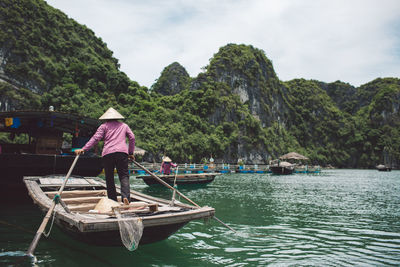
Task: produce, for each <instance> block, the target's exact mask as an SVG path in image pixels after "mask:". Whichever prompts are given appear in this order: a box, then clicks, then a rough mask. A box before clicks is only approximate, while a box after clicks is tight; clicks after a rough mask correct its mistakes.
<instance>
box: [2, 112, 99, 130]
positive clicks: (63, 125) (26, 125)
mask: <svg viewBox="0 0 400 267" xmlns="http://www.w3.org/2000/svg"><path fill="white" fill-rule="evenodd" d="M10 118H12V120H10ZM10 124H11V125H10ZM99 125H100V121H99V120H98V119H93V118H89V117H85V116H82V115H79V114H72V113H65V112H58V111H40V110H18V111H2V112H0V132H11V133H28V134H29V135H37V134H40V133H41V132H47V133H49V132H55V133H71V134H79V136H91V135H92V134H93V133H94V132H95V131H96V129H97V127H98V126H99Z"/></svg>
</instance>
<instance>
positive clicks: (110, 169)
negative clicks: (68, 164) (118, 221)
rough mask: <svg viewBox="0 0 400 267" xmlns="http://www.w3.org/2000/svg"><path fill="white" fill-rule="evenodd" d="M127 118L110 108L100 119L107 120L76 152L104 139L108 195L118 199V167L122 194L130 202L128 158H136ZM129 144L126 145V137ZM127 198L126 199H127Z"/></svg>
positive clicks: (104, 163)
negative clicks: (116, 187)
mask: <svg viewBox="0 0 400 267" xmlns="http://www.w3.org/2000/svg"><path fill="white" fill-rule="evenodd" d="M121 119H125V118H124V117H123V116H122V115H121V114H120V113H119V112H118V111H116V110H115V109H113V108H109V109H108V110H107V111H106V112H105V113H104V114H103V115H102V116H101V117H100V118H99V120H104V121H105V122H104V123H103V124H102V125H100V127H99V128H98V129H97V131H96V133H95V134H94V135H93V136H92V138H90V140H89V141H88V142H87V143H86V145H85V146H84V147H82V149H77V150H75V154H77V155H78V154H83V153H84V152H85V151H88V150H89V149H91V148H92V147H93V146H94V145H96V144H97V143H98V142H99V141H101V140H104V147H103V153H102V157H103V167H104V172H105V175H106V184H107V196H108V198H109V199H112V200H115V201H117V191H116V189H115V182H114V168H117V172H118V177H119V180H120V182H121V195H122V200H123V201H124V202H126V201H127V202H130V199H131V198H130V187H129V172H128V159H129V158H131V159H133V160H134V159H135V156H134V154H133V153H134V150H135V135H134V134H133V132H132V130H131V129H130V128H129V126H128V125H127V124H126V123H123V122H121V121H118V120H121ZM127 137H128V139H129V145H128V146H127V145H126V138H127ZM125 199H126V200H125Z"/></svg>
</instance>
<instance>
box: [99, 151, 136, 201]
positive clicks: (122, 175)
mask: <svg viewBox="0 0 400 267" xmlns="http://www.w3.org/2000/svg"><path fill="white" fill-rule="evenodd" d="M103 166H104V172H105V174H106V184H107V196H108V198H109V199H112V200H115V201H117V190H116V189H115V181H114V168H117V172H118V177H119V181H120V183H121V196H122V200H123V199H124V198H127V199H128V201H129V202H130V201H131V197H130V195H131V193H130V187H129V172H128V154H126V153H122V152H115V153H110V154H107V155H105V156H104V157H103Z"/></svg>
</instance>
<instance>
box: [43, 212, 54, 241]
mask: <svg viewBox="0 0 400 267" xmlns="http://www.w3.org/2000/svg"><path fill="white" fill-rule="evenodd" d="M55 218H56V209H54V212H53V219H52V220H51V224H50V229H49V231H47V233H45V232H44V231H43V235H44V236H45V237H49V235H50V232H51V229H52V228H53V223H54V219H55Z"/></svg>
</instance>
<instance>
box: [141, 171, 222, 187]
mask: <svg viewBox="0 0 400 267" xmlns="http://www.w3.org/2000/svg"><path fill="white" fill-rule="evenodd" d="M217 175H221V173H183V174H178V175H176V184H178V185H182V184H207V183H211V182H212V181H214V179H215V176H217ZM157 176H158V177H160V178H161V179H162V180H163V181H164V182H166V183H168V184H170V185H173V184H174V180H175V174H170V175H157ZM136 179H143V181H144V182H145V183H146V184H147V185H156V184H161V183H160V182H159V181H157V180H156V179H154V178H153V177H152V176H150V175H139V176H136Z"/></svg>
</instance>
